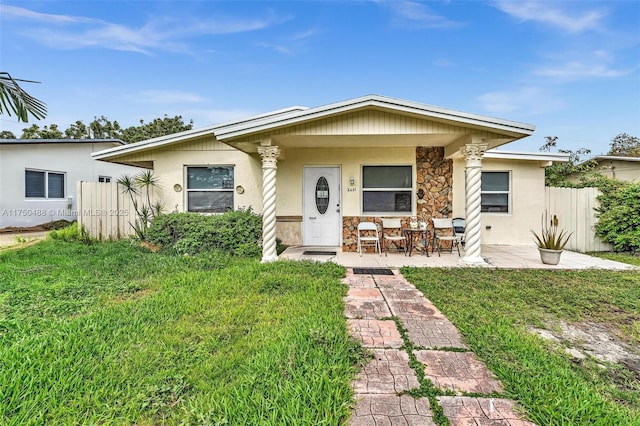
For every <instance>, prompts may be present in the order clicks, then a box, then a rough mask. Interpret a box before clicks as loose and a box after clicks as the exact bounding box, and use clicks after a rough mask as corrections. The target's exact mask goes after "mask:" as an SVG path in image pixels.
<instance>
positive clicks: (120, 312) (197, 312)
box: [0, 241, 361, 425]
mask: <svg viewBox="0 0 640 426" xmlns="http://www.w3.org/2000/svg"><path fill="white" fill-rule="evenodd" d="M343 274H344V271H343V269H342V268H341V267H339V266H336V265H332V264H326V265H317V264H308V263H307V264H302V263H300V264H293V263H277V264H269V265H261V264H260V263H259V262H258V261H256V260H238V259H233V260H232V259H229V258H227V257H221V256H214V255H211V256H203V257H182V256H165V255H160V254H153V253H150V252H148V251H146V250H144V249H141V248H138V247H135V246H132V245H131V244H130V243H128V242H120V243H95V244H91V245H84V244H81V243H66V242H62V241H45V242H42V243H39V244H37V245H34V246H31V247H27V248H24V249H21V250H16V251H7V252H3V253H0V280H1V281H0V360H1V363H0V384H1V386H0V401H2V403H0V424H3V425H30V424H118V425H120V424H138V425H149V424H211V425H217V424H220V425H222V424H247V425H259V424H270V425H277V424H327V425H334V424H339V423H340V422H341V421H343V420H344V419H346V418H347V416H348V415H349V413H350V406H351V397H352V394H351V389H350V381H351V378H352V376H353V374H354V365H355V364H356V363H357V362H358V361H359V357H360V356H361V352H360V349H359V347H358V346H357V345H355V344H353V343H352V342H351V341H350V339H349V338H348V335H347V331H346V328H345V322H344V317H343V315H344V311H343V305H342V297H343V295H344V294H345V293H346V289H345V286H344V285H343V284H341V283H340V279H341V277H342V276H343Z"/></svg>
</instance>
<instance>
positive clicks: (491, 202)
mask: <svg viewBox="0 0 640 426" xmlns="http://www.w3.org/2000/svg"><path fill="white" fill-rule="evenodd" d="M509 186H510V185H509V172H482V187H481V194H482V201H481V208H480V209H481V211H482V212H487V213H509V198H510V197H509Z"/></svg>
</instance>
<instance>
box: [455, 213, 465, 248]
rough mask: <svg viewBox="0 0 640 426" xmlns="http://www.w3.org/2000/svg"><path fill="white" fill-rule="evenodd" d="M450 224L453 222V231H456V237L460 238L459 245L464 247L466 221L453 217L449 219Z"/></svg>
mask: <svg viewBox="0 0 640 426" xmlns="http://www.w3.org/2000/svg"><path fill="white" fill-rule="evenodd" d="M451 222H453V230H454V231H456V235H457V236H459V237H460V244H462V247H464V240H465V237H466V234H465V229H466V227H467V221H466V220H465V219H464V218H463V217H454V218H453V219H451Z"/></svg>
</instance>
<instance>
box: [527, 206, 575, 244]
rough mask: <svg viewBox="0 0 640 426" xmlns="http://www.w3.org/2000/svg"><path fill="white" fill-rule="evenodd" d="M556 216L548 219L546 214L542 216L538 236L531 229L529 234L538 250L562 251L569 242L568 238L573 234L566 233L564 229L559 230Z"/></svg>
mask: <svg viewBox="0 0 640 426" xmlns="http://www.w3.org/2000/svg"><path fill="white" fill-rule="evenodd" d="M558 225H559V221H558V216H556V215H555V214H554V215H553V217H552V218H551V219H549V217H548V214H547V212H544V214H543V215H542V226H541V232H540V234H538V233H536V232H535V231H534V230H533V229H532V230H531V233H532V234H533V236H534V241H535V243H536V244H537V245H538V247H539V248H542V249H547V250H562V249H564V247H565V246H566V245H567V243H568V242H569V238H571V235H573V232H567V231H566V230H565V229H560V228H559V226H558Z"/></svg>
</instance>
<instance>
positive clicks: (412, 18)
mask: <svg viewBox="0 0 640 426" xmlns="http://www.w3.org/2000/svg"><path fill="white" fill-rule="evenodd" d="M381 3H382V4H384V5H386V6H388V7H389V8H390V9H391V11H392V12H393V14H394V16H393V23H394V24H396V25H401V26H403V27H412V28H455V27H460V26H462V25H463V23H462V22H459V21H454V20H451V19H449V18H447V17H445V16H442V15H436V14H434V13H432V12H431V11H430V10H429V8H428V7H427V6H426V5H425V4H423V3H419V2H414V1H395V0H393V1H385V2H381Z"/></svg>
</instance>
